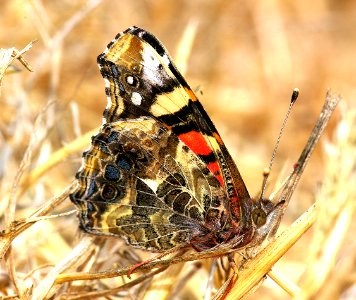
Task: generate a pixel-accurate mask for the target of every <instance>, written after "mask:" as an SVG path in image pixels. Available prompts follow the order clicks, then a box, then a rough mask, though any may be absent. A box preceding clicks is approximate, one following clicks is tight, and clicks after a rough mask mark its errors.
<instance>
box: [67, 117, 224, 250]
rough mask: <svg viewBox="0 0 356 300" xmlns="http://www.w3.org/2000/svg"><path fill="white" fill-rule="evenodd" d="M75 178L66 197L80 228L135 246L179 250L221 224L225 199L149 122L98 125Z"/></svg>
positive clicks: (186, 152)
mask: <svg viewBox="0 0 356 300" xmlns="http://www.w3.org/2000/svg"><path fill="white" fill-rule="evenodd" d="M182 162H183V163H182ZM77 180H78V182H79V185H80V188H79V189H78V190H77V191H76V192H75V193H73V194H72V195H71V200H72V201H73V202H74V203H75V204H76V205H77V206H78V207H79V208H80V210H79V212H80V215H79V219H80V222H81V227H82V229H84V230H85V231H87V232H89V233H94V234H101V235H114V236H121V237H123V238H124V239H126V241H127V242H128V243H129V244H131V245H133V246H135V247H139V248H144V249H148V250H152V251H164V250H167V249H170V248H173V247H176V246H187V245H188V244H189V243H190V240H191V239H192V237H193V236H197V235H199V236H206V235H208V234H209V232H211V230H212V228H222V227H223V226H224V224H225V223H226V209H225V207H224V204H225V202H226V195H225V193H224V190H223V189H222V188H221V186H220V184H219V182H218V180H217V179H216V177H214V176H213V175H212V174H211V172H210V171H209V170H208V169H207V168H206V167H205V166H204V164H203V163H202V162H201V160H200V159H199V158H198V157H197V156H196V155H195V154H194V153H193V152H192V151H191V150H190V149H189V148H188V147H187V146H186V145H184V144H183V143H182V142H181V141H180V140H179V139H178V138H177V136H176V135H174V134H173V133H172V131H170V130H167V129H166V128H165V127H162V125H161V124H160V123H158V122H157V121H156V120H155V119H152V118H149V117H148V118H147V117H146V118H138V119H135V120H130V121H117V122H113V123H110V124H106V125H104V127H103V129H102V131H101V132H100V133H99V134H98V135H96V136H95V137H93V141H92V146H91V148H90V149H89V150H88V151H87V152H85V153H84V163H83V167H82V169H81V170H80V171H79V172H78V173H77ZM207 224H209V226H206V225H207Z"/></svg>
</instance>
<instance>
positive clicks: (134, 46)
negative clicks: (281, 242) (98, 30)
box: [70, 27, 275, 252]
mask: <svg viewBox="0 0 356 300" xmlns="http://www.w3.org/2000/svg"><path fill="white" fill-rule="evenodd" d="M97 61H98V65H99V68H100V71H101V74H102V76H103V78H104V81H105V92H106V96H107V102H108V104H107V107H106V109H105V111H104V115H103V126H102V128H101V130H100V132H99V133H98V134H97V135H96V136H94V137H93V139H92V145H91V148H90V149H89V150H88V151H86V152H85V153H84V154H83V164H82V167H81V169H80V170H79V171H78V173H77V175H76V178H77V180H78V183H79V188H78V190H77V191H75V192H74V193H73V194H71V196H70V198H71V200H72V202H73V203H74V204H75V205H76V206H77V207H78V208H79V220H80V224H81V228H82V229H83V230H84V231H86V232H88V233H94V234H101V235H108V236H119V237H122V238H124V239H125V240H126V241H127V243H129V244H131V245H133V246H135V247H138V248H143V249H147V250H150V251H157V252H163V251H167V250H169V249H173V248H182V247H183V248H184V247H193V248H194V249H196V250H198V251H203V250H208V249H212V248H214V247H219V245H229V247H231V248H232V249H238V248H242V247H245V246H247V245H249V244H251V245H253V244H256V243H257V242H258V241H260V240H261V239H263V238H264V237H265V236H267V235H268V231H269V229H270V228H269V227H271V224H265V223H266V220H268V216H269V215H272V213H273V211H274V210H275V206H273V205H272V204H271V203H270V202H269V201H268V200H263V201H255V200H253V199H251V197H250V195H249V193H248V191H247V189H246V187H245V184H244V182H243V180H242V178H241V175H240V173H239V171H238V169H237V167H236V165H235V163H234V162H233V160H232V158H231V156H230V155H229V153H228V151H227V149H226V147H225V145H224V143H223V142H222V139H221V137H220V136H219V134H218V132H217V130H216V128H215V126H214V124H213V123H212V121H211V120H210V118H209V116H208V115H207V113H206V112H205V110H204V108H203V106H202V105H201V103H200V102H199V101H198V99H197V97H196V96H195V94H194V93H193V91H192V90H191V89H190V87H189V85H188V84H187V82H186V81H185V79H184V78H183V77H182V75H181V74H180V73H179V71H178V70H177V68H176V67H175V66H174V64H173V62H172V60H171V58H170V57H169V55H168V53H167V51H166V50H165V48H164V47H163V45H162V44H161V43H160V42H159V41H158V40H157V39H156V38H155V37H154V36H153V35H152V34H150V33H148V32H146V31H145V30H143V29H140V28H137V27H130V28H129V29H127V30H126V31H124V32H122V33H120V34H118V35H117V36H116V38H115V39H114V40H113V41H112V42H110V43H109V44H108V46H107V48H106V50H105V51H104V52H103V53H102V54H100V55H99V56H98V60H97ZM256 212H258V213H259V214H257V213H256ZM256 216H260V220H261V219H262V222H259V223H258V222H256ZM267 225H268V226H269V227H268V228H267V227H266V229H263V228H264V226H267Z"/></svg>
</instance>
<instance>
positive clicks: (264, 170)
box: [263, 168, 271, 177]
mask: <svg viewBox="0 0 356 300" xmlns="http://www.w3.org/2000/svg"><path fill="white" fill-rule="evenodd" d="M270 173H271V169H270V168H264V169H263V176H264V177H266V176H269V174H270Z"/></svg>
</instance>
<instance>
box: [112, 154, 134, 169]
mask: <svg viewBox="0 0 356 300" xmlns="http://www.w3.org/2000/svg"><path fill="white" fill-rule="evenodd" d="M116 164H117V166H118V167H119V168H121V169H124V170H126V171H128V170H130V169H131V167H132V162H131V160H130V159H128V158H127V157H126V156H123V155H119V156H118V157H117V159H116Z"/></svg>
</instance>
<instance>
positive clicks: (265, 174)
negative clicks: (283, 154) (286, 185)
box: [260, 88, 299, 200]
mask: <svg viewBox="0 0 356 300" xmlns="http://www.w3.org/2000/svg"><path fill="white" fill-rule="evenodd" d="M298 96H299V89H298V88H295V89H294V90H293V93H292V97H291V100H290V103H289V107H288V110H287V113H286V116H285V117H284V120H283V124H282V126H281V130H280V131H279V135H278V138H277V141H276V144H275V146H274V149H273V152H272V157H271V160H270V162H269V166H268V168H265V169H264V170H263V182H262V189H261V196H260V200H261V199H263V197H264V194H265V192H266V187H267V180H268V177H269V175H270V173H271V170H272V164H273V161H274V158H275V157H276V153H277V149H278V146H279V142H280V141H281V137H282V134H283V131H284V128H285V127H286V124H287V120H288V117H289V114H290V112H291V111H292V107H293V104H294V103H295V101H296V100H297V98H298Z"/></svg>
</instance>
